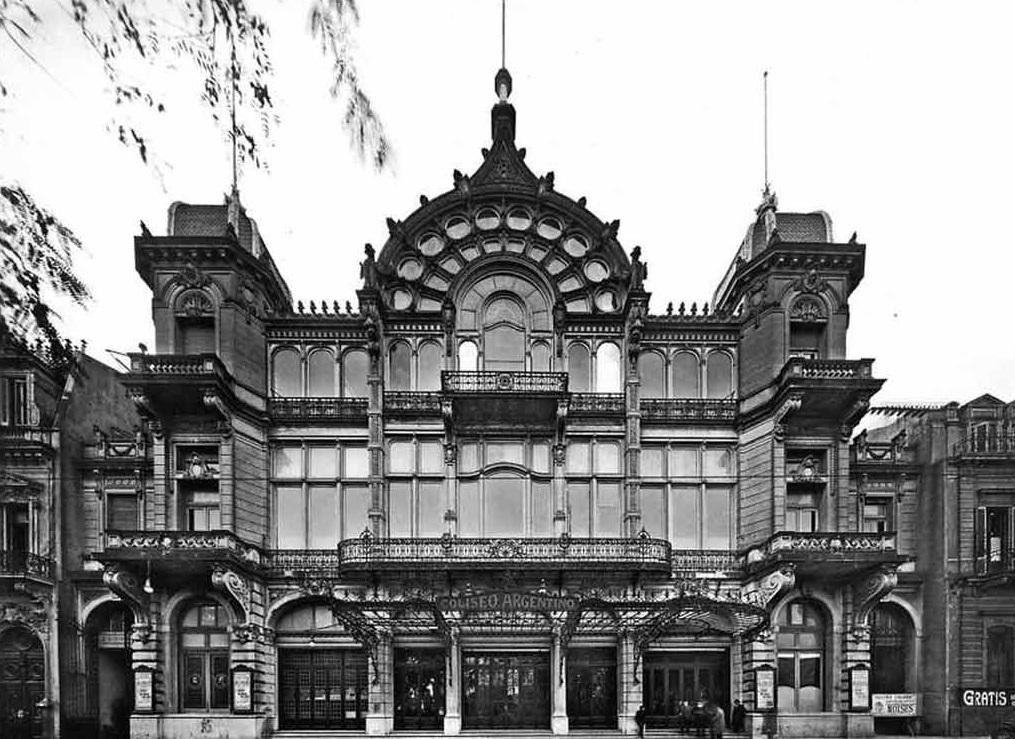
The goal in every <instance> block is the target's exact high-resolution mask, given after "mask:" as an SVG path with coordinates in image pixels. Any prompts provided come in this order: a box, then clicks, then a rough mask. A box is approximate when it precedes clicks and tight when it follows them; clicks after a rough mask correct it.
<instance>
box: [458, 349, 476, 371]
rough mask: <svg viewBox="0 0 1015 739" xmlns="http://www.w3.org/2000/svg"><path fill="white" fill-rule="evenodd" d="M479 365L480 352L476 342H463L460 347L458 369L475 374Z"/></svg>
mask: <svg viewBox="0 0 1015 739" xmlns="http://www.w3.org/2000/svg"><path fill="white" fill-rule="evenodd" d="M478 364H479V350H478V349H477V348H476V344H475V342H472V341H463V342H462V343H461V344H459V345H458V369H459V371H461V372H475V371H476V367H477V365H478Z"/></svg>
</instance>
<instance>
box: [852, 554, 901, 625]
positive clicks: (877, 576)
mask: <svg viewBox="0 0 1015 739" xmlns="http://www.w3.org/2000/svg"><path fill="white" fill-rule="evenodd" d="M898 584H899V573H898V570H897V569H896V568H895V567H891V566H883V567H881V568H879V569H877V570H875V571H874V572H872V573H871V574H869V575H868V576H867V577H865V578H864V579H863V581H861V582H859V583H856V584H854V585H853V623H854V625H856V626H866V625H867V618H868V616H870V613H871V611H873V610H874V607H875V606H876V605H877V604H878V602H879V601H880V600H881V599H882V598H884V597H885V596H886V595H888V593H890V592H891V591H892V590H894V589H895V586H896V585H898Z"/></svg>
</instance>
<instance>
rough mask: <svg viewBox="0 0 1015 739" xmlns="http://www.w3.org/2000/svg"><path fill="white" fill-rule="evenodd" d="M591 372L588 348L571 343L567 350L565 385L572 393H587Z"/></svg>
mask: <svg viewBox="0 0 1015 739" xmlns="http://www.w3.org/2000/svg"><path fill="white" fill-rule="evenodd" d="M591 374H592V371H591V362H590V360H589V350H588V349H586V348H585V346H584V345H582V344H572V345H571V346H570V348H568V350H567V385H568V390H570V391H571V392H572V393H587V392H588V391H589V387H590V383H589V378H590V376H591Z"/></svg>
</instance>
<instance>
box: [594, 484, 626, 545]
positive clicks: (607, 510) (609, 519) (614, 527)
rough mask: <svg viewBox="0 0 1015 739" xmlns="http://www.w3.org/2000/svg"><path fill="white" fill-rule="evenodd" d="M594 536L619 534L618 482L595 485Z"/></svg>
mask: <svg viewBox="0 0 1015 739" xmlns="http://www.w3.org/2000/svg"><path fill="white" fill-rule="evenodd" d="M596 536H620V484H619V483H615V482H609V483H606V482H600V483H599V484H598V485H597V486H596Z"/></svg>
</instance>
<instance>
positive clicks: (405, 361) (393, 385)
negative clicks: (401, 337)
mask: <svg viewBox="0 0 1015 739" xmlns="http://www.w3.org/2000/svg"><path fill="white" fill-rule="evenodd" d="M388 357H389V370H390V372H391V376H390V377H389V378H388V388H389V389H390V390H408V389H409V388H410V387H411V385H410V383H411V382H412V380H411V377H410V374H411V373H410V369H409V368H410V366H411V364H412V350H411V349H410V348H409V345H408V344H406V343H405V342H404V341H399V342H397V343H395V344H392V345H391V349H390V350H389V353H388Z"/></svg>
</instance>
